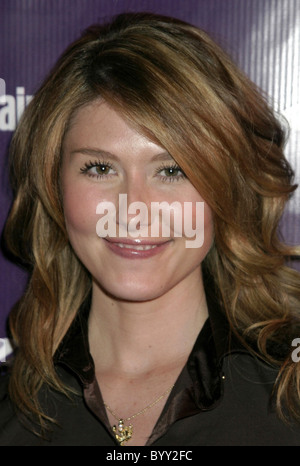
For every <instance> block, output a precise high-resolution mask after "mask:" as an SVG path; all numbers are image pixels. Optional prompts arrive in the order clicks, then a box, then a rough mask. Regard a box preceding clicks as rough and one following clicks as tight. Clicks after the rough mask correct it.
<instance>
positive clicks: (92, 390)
mask: <svg viewBox="0 0 300 466" xmlns="http://www.w3.org/2000/svg"><path fill="white" fill-rule="evenodd" d="M206 291H207V301H208V306H209V318H208V319H207V321H206V323H205V325H204V326H203V328H202V330H201V332H200V334H199V336H198V338H197V341H196V342H195V345H194V348H193V350H192V352H191V354H190V356H189V359H188V361H187V364H186V365H185V367H184V368H183V370H182V372H181V374H180V376H179V377H178V380H177V382H176V384H175V386H174V388H173V390H172V392H171V393H170V395H169V397H168V399H167V401H166V404H165V406H164V409H163V411H162V413H161V416H160V417H159V419H158V421H157V424H156V425H155V427H154V429H153V432H152V435H151V436H150V438H149V439H148V442H147V444H146V445H147V446H151V447H156V446H173V447H178V446H218V445H228V446H229V445H234V446H241V445H272V446H276V445H300V426H298V425H297V426H290V425H286V424H284V423H283V422H282V421H280V420H279V419H278V418H277V416H276V414H275V411H274V409H273V408H272V402H271V392H272V388H273V384H274V381H275V379H276V375H277V372H276V370H274V369H273V368H272V367H270V366H268V365H266V364H264V363H263V362H262V361H260V360H259V359H257V358H255V357H253V356H251V355H250V354H249V353H248V352H247V351H246V350H245V349H244V348H243V347H242V346H241V345H240V343H239V341H237V340H235V339H234V337H233V336H232V335H230V333H229V330H228V325H227V321H226V319H225V317H224V316H223V315H222V311H221V309H220V307H219V305H218V302H217V300H216V298H215V294H214V292H213V290H212V288H211V287H209V288H207V289H206ZM88 312H89V303H88V302H87V303H86V305H85V306H84V307H83V308H82V309H81V311H80V312H79V313H78V316H77V318H76V320H75V321H74V323H73V325H72V326H71V328H70V330H69V332H68V333H67V335H66V337H65V338H64V340H63V342H62V344H61V345H60V347H59V349H58V351H57V353H56V355H55V365H56V368H57V372H58V375H59V376H60V378H61V380H62V381H63V382H64V383H65V384H67V385H68V386H70V387H71V388H72V389H74V390H75V391H76V392H77V395H74V397H73V399H68V398H67V397H66V396H64V395H62V394H60V393H55V392H53V391H52V390H51V389H49V388H47V387H44V388H43V389H42V391H41V394H40V400H41V405H42V406H43V407H44V409H45V410H46V412H47V413H48V414H49V415H50V416H54V417H55V418H56V419H57V422H58V426H57V427H54V429H53V431H52V432H51V433H49V434H48V436H47V437H46V438H40V437H38V436H36V435H35V434H33V433H32V432H31V431H30V429H28V428H26V427H24V425H23V424H22V422H21V421H20V419H19V417H18V416H17V415H16V413H15V412H14V409H13V407H12V406H11V403H10V401H9V398H8V396H7V390H6V385H7V377H0V446H6V445H11V446H15V445H33V446H39V445H43V446H77V445H83V446H112V447H113V446H117V442H116V440H115V438H114V436H113V434H112V431H111V426H110V425H109V422H108V418H107V415H106V411H105V408H104V405H103V400H102V396H101V390H100V388H99V386H98V384H97V381H96V378H95V374H94V363H93V359H92V357H91V355H90V353H89V346H88V336H87V319H88ZM128 446H129V444H128Z"/></svg>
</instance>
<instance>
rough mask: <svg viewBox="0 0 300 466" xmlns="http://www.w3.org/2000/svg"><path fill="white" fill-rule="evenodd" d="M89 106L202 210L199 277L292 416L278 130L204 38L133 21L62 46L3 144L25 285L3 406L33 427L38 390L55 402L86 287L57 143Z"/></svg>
mask: <svg viewBox="0 0 300 466" xmlns="http://www.w3.org/2000/svg"><path fill="white" fill-rule="evenodd" d="M98 98H102V99H104V100H105V101H107V102H108V103H109V104H110V105H112V106H113V107H114V108H115V109H116V110H117V111H119V112H121V114H122V115H123V117H125V118H126V119H127V120H128V121H129V123H130V124H132V125H133V126H134V127H135V128H137V129H138V130H139V131H140V132H142V134H144V135H146V136H148V137H149V138H150V139H151V140H153V141H154V142H157V143H158V144H159V145H161V146H162V147H164V148H165V149H166V150H167V151H168V152H169V153H170V154H171V155H172V157H173V158H174V159H175V160H176V162H177V163H178V164H179V166H180V167H181V168H182V170H183V171H184V173H185V174H186V176H187V177H188V178H189V180H190V181H191V183H192V184H193V185H194V186H195V187H196V188H197V190H198V191H199V192H200V193H201V196H202V197H203V199H204V200H205V201H206V202H207V203H208V204H209V206H210V207H211V209H212V211H213V213H214V228H215V239H214V244H213V246H212V248H211V250H210V252H209V254H208V256H207V257H206V259H205V261H204V267H205V268H206V270H208V272H210V274H211V275H212V276H213V277H214V281H215V285H216V289H217V291H218V294H219V297H220V302H222V307H223V309H224V313H225V314H226V316H227V319H228V321H229V323H230V328H231V329H232V331H233V332H234V333H235V334H236V335H238V336H239V338H240V339H241V340H242V341H243V343H244V344H245V345H247V346H249V347H250V348H255V350H256V353H258V354H259V355H260V357H263V358H264V360H266V361H268V362H269V363H272V364H275V365H277V366H278V367H279V369H280V370H279V376H278V380H277V383H276V400H277V408H278V412H279V414H281V415H283V413H284V412H285V411H286V409H288V410H289V412H290V413H292V414H293V415H295V416H296V417H297V416H300V405H299V400H300V387H299V385H300V366H299V365H297V364H295V363H294V362H293V361H292V359H291V342H292V339H293V338H294V337H296V336H299V335H300V316H299V308H300V284H299V283H300V280H299V278H300V277H299V273H298V272H296V271H295V270H293V269H291V268H288V267H287V266H286V265H285V264H286V260H287V259H288V258H289V257H290V256H292V255H298V254H299V249H296V248H294V249H291V248H289V247H287V246H286V245H284V244H283V242H282V241H281V240H280V239H279V235H278V224H279V220H280V218H281V215H282V213H283V209H284V206H285V204H286V202H287V200H288V199H289V197H290V195H291V193H292V192H293V191H294V190H295V188H296V187H295V186H294V185H293V184H292V179H293V172H292V169H291V168H290V166H289V164H288V162H287V160H286V159H285V157H284V155H283V147H284V143H285V135H284V132H283V130H282V128H281V126H280V124H279V123H278V121H277V120H276V119H275V117H274V114H273V112H272V111H271V110H270V108H269V106H268V104H267V102H266V100H265V99H264V98H263V97H262V96H261V93H260V92H259V91H258V90H257V88H256V87H255V85H254V84H253V83H252V82H251V81H250V80H249V79H248V78H247V77H246V76H245V75H244V74H243V73H242V72H241V71H240V70H239V69H238V68H237V67H236V66H235V65H234V64H233V63H232V61H231V59H230V58H229V57H228V56H227V54H226V53H224V52H223V51H222V50H221V49H220V48H219V47H218V46H217V45H216V44H215V42H214V41H212V40H211V39H210V38H209V37H208V35H207V34H206V33H204V32H203V31H201V30H199V29H198V28H196V27H194V26H192V25H189V24H186V23H184V22H182V21H179V20H177V19H171V18H167V17H162V16H157V15H152V14H144V13H138V14H134V13H132V14H131V13H129V14H123V15H120V16H118V17H116V18H115V19H114V20H113V21H112V22H111V23H109V24H106V25H96V26H93V27H90V28H89V29H88V30H87V31H86V32H85V33H84V34H83V35H82V37H81V38H79V39H78V40H77V41H75V42H74V43H73V44H71V45H70V47H69V48H68V49H67V50H66V52H65V53H64V54H63V55H62V57H61V58H60V59H59V61H58V63H57V65H56V66H55V68H54V69H53V70H52V72H51V73H50V75H49V76H48V78H47V79H46V80H45V82H44V84H43V85H42V87H41V88H40V90H39V91H38V92H37V93H36V95H35V97H34V99H33V100H32V102H31V103H30V104H29V106H28V107H27V109H26V110H25V112H24V114H23V117H22V119H21V122H20V124H19V126H18V128H17V130H16V132H15V135H14V138H13V141H12V146H11V171H12V180H13V187H14V189H15V201H14V203H13V206H12V209H11V212H10V215H9V218H8V221H7V225H6V231H5V234H6V241H7V245H8V247H9V249H10V250H11V251H12V252H13V253H14V254H15V255H16V256H18V257H19V258H21V259H22V261H23V262H26V263H27V264H29V266H30V268H31V270H32V273H31V278H30V281H29V284H28V287H27V291H26V293H25V294H24V296H23V297H22V298H21V300H20V301H19V302H18V304H17V305H16V306H15V308H14V309H13V311H12V313H11V315H10V320H9V323H10V330H11V333H12V337H13V340H14V342H15V344H16V346H17V348H18V351H17V352H16V357H15V362H14V366H13V369H12V376H11V380H10V395H11V398H12V400H13V402H14V403H15V405H16V406H17V407H18V408H19V409H20V410H21V411H22V412H23V413H25V415H27V416H32V415H35V416H37V417H38V422H39V424H40V425H43V424H45V422H46V421H47V417H46V415H45V414H44V413H43V412H42V411H41V409H40V406H39V403H38V392H39V389H40V387H41V386H42V384H45V383H46V384H48V385H50V386H51V387H52V388H54V389H56V390H59V391H65V387H63V386H62V384H61V382H60V381H59V378H58V377H57V375H56V372H55V368H54V364H53V355H54V353H55V351H56V349H57V348H58V346H59V344H60V342H61V340H62V338H63V337H64V335H65V334H66V332H67V330H68V328H69V326H70V324H71V323H72V321H73V320H74V318H75V316H76V314H77V313H78V309H79V307H80V305H81V304H82V302H83V301H84V300H85V299H86V297H87V295H88V294H89V292H90V289H91V277H90V275H89V273H88V271H87V270H86V269H85V268H84V266H83V265H82V264H81V263H80V261H79V260H78V259H77V257H76V255H75V253H74V252H73V250H72V247H71V245H70V243H69V241H68V235H67V233H66V228H65V223H64V211H63V204H62V196H61V191H60V167H61V159H62V145H63V141H64V136H65V134H66V132H67V131H68V127H69V125H70V122H71V119H72V117H73V116H74V114H75V113H76V111H77V110H78V109H79V108H81V107H82V106H84V105H87V104H88V103H90V102H92V101H94V100H95V99H98ZM297 332H298V333H297ZM65 392H66V391H65Z"/></svg>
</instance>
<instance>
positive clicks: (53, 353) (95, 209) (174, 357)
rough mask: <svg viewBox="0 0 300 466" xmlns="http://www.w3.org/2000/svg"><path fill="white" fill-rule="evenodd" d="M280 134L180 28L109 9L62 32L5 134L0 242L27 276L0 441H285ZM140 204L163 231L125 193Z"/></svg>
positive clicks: (287, 383)
mask: <svg viewBox="0 0 300 466" xmlns="http://www.w3.org/2000/svg"><path fill="white" fill-rule="evenodd" d="M283 145H284V133H283V130H282V129H281V127H280V125H279V123H278V122H277V120H276V119H275V118H274V115H273V113H272V111H271V110H270V109H269V108H268V105H267V104H266V102H265V101H264V100H263V98H262V97H261V96H260V94H259V92H258V91H257V90H256V88H255V86H254V85H253V84H252V83H251V82H249V80H248V79H247V78H246V77H245V76H244V75H243V74H242V73H241V72H240V71H239V70H238V69H237V68H236V67H235V65H234V64H232V62H231V61H230V59H229V58H228V57H227V55H226V54H225V53H224V52H223V51H221V50H220V49H219V48H218V46H217V45H216V44H215V43H214V42H213V41H212V40H211V39H210V38H209V37H208V36H207V35H206V34H205V33H203V32H202V31H200V30H199V29H197V28H195V27H193V26H191V25H188V24H185V23H183V22H181V21H179V20H176V19H171V18H166V17H159V16H155V15H150V14H125V15H121V16H119V17H117V18H116V19H115V20H114V21H112V22H111V23H110V24H108V25H104V26H95V27H91V28H90V29H89V30H88V31H86V32H85V33H84V34H83V36H82V37H81V38H80V39H79V40H78V41H76V42H75V43H73V44H72V45H71V46H70V47H69V48H68V50H67V51H66V52H65V53H64V55H63V56H62V57H61V59H60V60H59V62H58V63H57V65H56V67H55V69H54V70H53V71H52V72H51V74H50V75H49V77H48V78H47V80H46V81H45V83H44V84H43V86H42V87H41V89H40V90H39V92H38V93H37V94H36V96H35V98H34V100H33V101H32V102H31V104H30V105H29V106H28V108H27V110H26V111H25V113H24V116H23V119H22V121H21V123H20V125H19V127H18V129H17V131H16V134H15V136H14V140H13V144H12V150H11V167H12V175H13V182H14V188H15V201H14V204H13V207H12V210H11V212H10V216H9V219H8V222H7V226H6V240H7V244H8V246H9V247H10V249H11V251H13V253H14V254H15V255H17V256H18V257H20V258H21V259H22V261H23V262H24V261H25V262H27V263H28V264H29V266H30V267H31V268H32V274H31V279H30V282H29V285H28V288H27V291H26V293H25V295H24V296H23V297H22V299H21V300H20V302H19V303H18V304H17V306H16V307H15V309H14V310H13V311H12V313H11V315H10V321H9V323H10V329H11V334H12V337H13V341H14V343H15V345H16V355H15V360H14V363H13V367H12V371H11V374H10V376H9V377H4V378H2V381H1V385H2V393H3V394H2V403H1V405H0V407H1V409H0V413H1V414H0V426H1V427H0V429H1V430H0V444H1V445H23V444H26V445H78V444H81V445H108V446H109V445H122V446H123V445H124V446H125V445H127V446H131V445H132V446H134V445H152V446H158V445H173V446H176V445H182V446H184V445H259V444H261V445H279V444H284V445H285V444H289V445H297V444H299V442H300V430H299V424H298V419H299V414H300V409H299V408H300V407H299V365H298V364H297V363H295V362H294V361H293V358H292V351H293V350H295V348H294V347H293V346H292V342H293V341H294V339H295V338H296V337H299V336H300V316H299V304H300V282H299V274H298V273H297V272H296V271H295V270H292V269H289V268H287V267H286V266H285V262H286V259H287V258H288V257H289V256H291V255H297V254H299V250H298V249H291V248H288V247H287V246H285V245H284V244H283V243H282V242H281V241H280V240H279V238H278V234H277V226H278V222H279V219H280V217H281V214H282V212H283V209H284V206H285V203H286V201H287V200H288V198H289V196H290V195H291V193H292V192H293V191H294V190H295V186H294V185H293V184H292V175H293V172H292V170H291V168H290V166H289V164H288V162H287V161H286V159H285V158H284V155H283ZM125 195H126V198H125V200H126V203H127V204H126V208H125V209H124V205H123V204H122V205H121V201H120V199H122V200H124V196H125ZM120 196H123V197H122V198H120ZM157 202H158V203H163V202H164V203H165V204H164V205H166V206H169V207H170V209H169V214H170V215H169V220H170V225H169V226H170V232H169V234H168V236H165V235H163V225H162V223H163V220H162V218H163V213H160V214H159V216H158V218H159V222H160V224H159V227H160V228H159V234H158V235H156V236H155V235H151V231H152V230H151V228H149V227H150V226H151V225H152V220H153V219H152V217H151V215H150V216H149V217H148V216H146V214H145V210H143V209H141V206H145V207H146V211H147V213H148V212H150V210H151V208H152V207H153V206H154V204H155V203H157ZM136 203H139V204H136ZM174 203H176V204H174ZM137 205H138V207H140V210H135V209H133V208H134V207H136V206H137ZM111 206H113V207H114V209H115V210H113V214H112V216H107V217H104V216H105V215H107V214H108V210H109V208H110V207H111ZM127 206H131V208H132V209H131V210H130V209H129V207H128V209H127ZM174 206H175V207H174ZM187 206H189V210H188V211H187V212H188V214H189V217H190V218H189V220H190V223H191V224H192V226H193V228H194V227H195V225H196V226H197V225H198V226H199V227H200V229H201V233H202V237H203V241H201V244H200V246H197V247H187V243H186V241H187V239H188V238H187V236H188V235H187V234H186V229H185V228H184V227H185V226H186V221H187V218H188V215H186V216H185V215H182V217H181V219H182V223H184V224H183V225H181V226H183V228H182V230H181V231H182V234H179V233H178V228H177V227H178V223H177V224H176V225H177V227H176V228H175V223H176V222H175V216H176V215H177V214H178V212H179V213H180V212H181V214H183V211H184V208H185V207H187ZM198 206H202V207H203V211H202V212H204V215H203V216H202V217H201V218H200V220H201V221H200V222H199V215H198V214H199V212H201V210H200V209H199V210H197V207H198ZM173 207H174V209H173ZM141 210H143V215H141ZM100 213H101V215H100ZM175 214H176V215H175ZM101 219H102V220H101ZM177 219H178V217H177ZM104 220H105V221H107V223H106V225H105V221H104ZM156 220H157V217H156ZM99 221H100V226H101V225H102V228H100V227H99V223H98V222H99ZM101 222H102V223H101ZM113 222H114V225H113V227H114V228H115V230H114V229H112V230H109V231H110V232H111V231H113V232H115V234H111V233H110V234H108V235H107V234H106V233H107V230H108V225H110V226H111V225H112V223H113ZM179 224H180V222H179ZM130 226H131V227H132V226H134V227H135V228H134V230H135V231H134V232H133V233H134V234H131V235H130V234H129V233H130V228H129V227H130ZM179 226H180V225H179ZM105 229H106V230H105ZM124 231H125V234H124ZM193 231H194V233H195V235H196V234H197V229H196V228H194V230H193ZM195 235H194V236H195Z"/></svg>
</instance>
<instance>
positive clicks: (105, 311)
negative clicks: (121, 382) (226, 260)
mask: <svg viewBox="0 0 300 466" xmlns="http://www.w3.org/2000/svg"><path fill="white" fill-rule="evenodd" d="M207 315H208V311H207V305H206V299H205V293H204V288H203V282H202V278H201V271H200V270H196V271H194V273H193V274H192V275H190V276H188V277H186V279H185V280H183V281H182V282H181V283H180V284H178V285H177V286H175V287H174V288H173V289H171V290H169V292H168V293H167V294H165V295H163V296H160V297H158V298H156V299H153V300H151V301H146V302H134V301H133V302H128V301H121V300H117V299H114V298H112V297H110V296H108V295H107V294H105V293H104V292H103V290H101V289H100V288H99V287H98V286H97V284H95V283H94V285H93V297H92V304H91V312H90V318H89V342H90V350H91V354H92V356H93V358H94V360H95V365H96V371H97V370H99V371H106V370H109V368H111V367H114V368H115V369H116V370H118V371H119V372H122V373H124V374H132V376H134V375H136V376H138V375H139V374H143V373H147V372H149V371H151V370H152V369H153V368H159V367H163V366H164V365H166V366H169V365H170V364H172V363H175V362H178V361H179V360H182V361H184V360H186V358H187V357H188V355H189V353H190V351H191V349H192V347H193V344H194V342H195V340H196V338H197V335H198V333H199V331H200V330H201V328H202V326H203V324H204V322H205V320H206V318H207Z"/></svg>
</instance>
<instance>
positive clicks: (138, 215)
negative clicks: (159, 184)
mask: <svg viewBox="0 0 300 466" xmlns="http://www.w3.org/2000/svg"><path fill="white" fill-rule="evenodd" d="M150 191H151V190H150V187H149V186H148V185H147V182H146V181H145V180H144V178H143V177H142V176H135V177H133V178H129V179H128V180H127V181H126V183H123V186H122V192H121V191H120V192H119V202H118V204H119V205H118V209H117V218H118V222H119V228H122V229H125V228H126V230H127V231H130V229H135V230H141V231H142V230H143V229H146V228H148V226H149V222H150V210H151V192H150Z"/></svg>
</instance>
